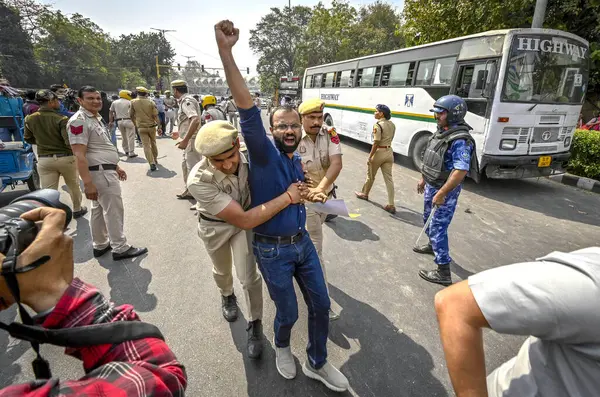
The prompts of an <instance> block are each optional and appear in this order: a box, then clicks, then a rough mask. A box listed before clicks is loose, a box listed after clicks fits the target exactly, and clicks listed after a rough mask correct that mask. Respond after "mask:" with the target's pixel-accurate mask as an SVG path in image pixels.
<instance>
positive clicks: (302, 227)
mask: <svg viewBox="0 0 600 397" xmlns="http://www.w3.org/2000/svg"><path fill="white" fill-rule="evenodd" d="M215 36H216V39H217V45H218V47H219V54H220V56H221V61H222V62H223V68H224V70H225V75H226V77H227V82H228V83H229V88H230V89H231V93H232V95H233V98H234V100H235V103H236V104H237V106H238V109H239V112H240V120H241V122H240V124H241V128H242V134H243V136H244V142H245V143H246V145H247V147H248V153H249V166H250V176H249V182H250V192H251V201H252V207H259V206H262V205H265V203H267V202H268V201H270V200H272V199H274V198H275V197H277V196H279V195H281V194H282V193H284V192H285V190H286V189H287V188H288V186H289V185H291V184H293V183H294V182H297V181H303V180H304V173H303V170H302V162H301V159H300V156H299V155H297V154H294V152H295V150H296V148H297V147H298V144H299V143H300V139H301V138H302V124H301V123H300V115H299V114H298V112H297V111H296V110H294V109H292V108H289V107H286V108H281V109H276V110H275V111H274V112H273V113H272V114H271V115H270V124H271V132H272V134H273V138H274V140H275V145H273V144H271V142H270V141H269V139H268V138H267V133H266V131H265V128H264V126H263V122H262V119H261V116H260V109H259V108H258V107H257V106H256V105H255V104H254V102H253V99H252V95H251V94H250V91H249V90H248V87H247V86H246V82H245V81H244V79H243V77H242V75H241V73H240V71H239V69H238V67H237V65H236V63H235V60H234V58H233V54H232V48H233V46H234V45H235V43H236V42H237V41H238V39H239V30H238V29H236V28H235V27H234V26H233V23H231V22H230V21H221V22H219V23H218V24H217V25H215ZM313 200H321V201H325V200H326V196H325V194H323V193H321V194H316V195H315V197H313ZM253 250H254V255H255V256H256V260H257V262H258V266H259V268H260V271H261V273H262V274H263V277H264V279H265V282H266V284H267V287H268V289H269V294H270V296H271V299H273V301H274V302H275V306H276V308H277V314H276V316H275V322H274V331H275V332H274V333H275V338H274V344H275V352H276V361H275V363H276V367H277V371H278V372H279V374H280V375H281V376H283V377H284V378H286V379H293V378H294V377H295V376H296V364H295V362H294V356H293V355H292V351H291V348H290V339H291V332H292V327H293V326H294V323H295V322H296V320H297V319H298V302H297V300H296V293H295V292H294V284H293V280H294V278H295V279H296V281H297V283H298V286H299V287H300V290H301V291H302V294H303V295H304V299H305V301H306V302H307V306H308V339H309V342H308V346H307V348H306V352H307V355H308V360H307V361H306V362H305V363H304V365H303V366H302V370H303V372H304V374H305V375H306V376H308V377H310V378H313V379H316V380H319V381H321V382H323V384H325V386H327V387H328V388H329V389H331V390H334V391H338V392H343V391H345V390H347V389H348V380H347V379H346V377H345V376H344V375H343V374H342V373H341V372H340V371H339V370H338V369H336V368H335V367H334V366H333V365H331V363H329V362H328V361H327V337H328V334H329V308H330V301H329V296H328V294H327V287H326V285H325V278H324V277H323V271H322V270H321V264H320V262H319V256H318V254H317V250H316V249H315V246H314V245H313V243H312V241H311V240H310V236H309V235H308V233H307V232H306V209H305V207H304V205H302V204H294V205H290V206H288V207H287V208H285V209H283V210H282V211H281V212H279V213H278V214H277V215H275V216H274V217H273V218H271V219H270V220H268V221H267V222H265V223H263V224H262V225H259V226H257V227H255V228H254V241H253Z"/></svg>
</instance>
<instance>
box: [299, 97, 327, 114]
mask: <svg viewBox="0 0 600 397" xmlns="http://www.w3.org/2000/svg"><path fill="white" fill-rule="evenodd" d="M324 107H325V102H323V101H322V100H320V99H319V98H313V99H309V100H307V101H304V102H302V104H300V106H299V107H298V113H300V114H301V115H305V114H310V113H316V112H322V111H323V108H324Z"/></svg>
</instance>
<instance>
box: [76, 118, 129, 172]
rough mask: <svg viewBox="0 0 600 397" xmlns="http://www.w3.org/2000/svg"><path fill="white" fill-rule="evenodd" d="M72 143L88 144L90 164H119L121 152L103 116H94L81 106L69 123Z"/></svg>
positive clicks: (87, 154)
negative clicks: (112, 139)
mask: <svg viewBox="0 0 600 397" xmlns="http://www.w3.org/2000/svg"><path fill="white" fill-rule="evenodd" d="M67 132H68V134H69V142H70V143H71V145H87V152H86V158H87V161H88V165H90V166H93V165H98V164H117V163H118V162H119V153H118V152H117V148H116V147H115V146H114V145H113V144H112V141H111V140H110V132H109V131H108V127H107V126H106V123H104V121H103V120H102V116H100V114H98V115H97V116H94V115H93V114H92V113H90V112H88V111H87V110H85V109H84V108H80V109H79V110H78V111H77V112H76V113H75V114H74V115H73V116H72V117H71V118H70V119H69V122H68V123H67Z"/></svg>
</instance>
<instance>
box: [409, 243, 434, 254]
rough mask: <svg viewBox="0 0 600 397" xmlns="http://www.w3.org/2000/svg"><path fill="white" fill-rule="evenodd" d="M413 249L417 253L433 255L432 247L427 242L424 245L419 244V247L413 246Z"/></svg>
mask: <svg viewBox="0 0 600 397" xmlns="http://www.w3.org/2000/svg"><path fill="white" fill-rule="evenodd" d="M413 251H415V252H417V253H419V254H429V255H434V254H433V247H432V246H431V243H427V244H425V245H421V246H419V247H413Z"/></svg>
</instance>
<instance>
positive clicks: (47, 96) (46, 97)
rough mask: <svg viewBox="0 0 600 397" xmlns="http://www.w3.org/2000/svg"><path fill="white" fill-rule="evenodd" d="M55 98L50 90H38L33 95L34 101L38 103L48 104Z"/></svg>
mask: <svg viewBox="0 0 600 397" xmlns="http://www.w3.org/2000/svg"><path fill="white" fill-rule="evenodd" d="M55 98H58V96H57V95H56V94H55V93H54V92H52V91H51V90H39V91H38V92H36V93H35V100H36V101H40V102H50V101H51V100H53V99H55Z"/></svg>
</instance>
